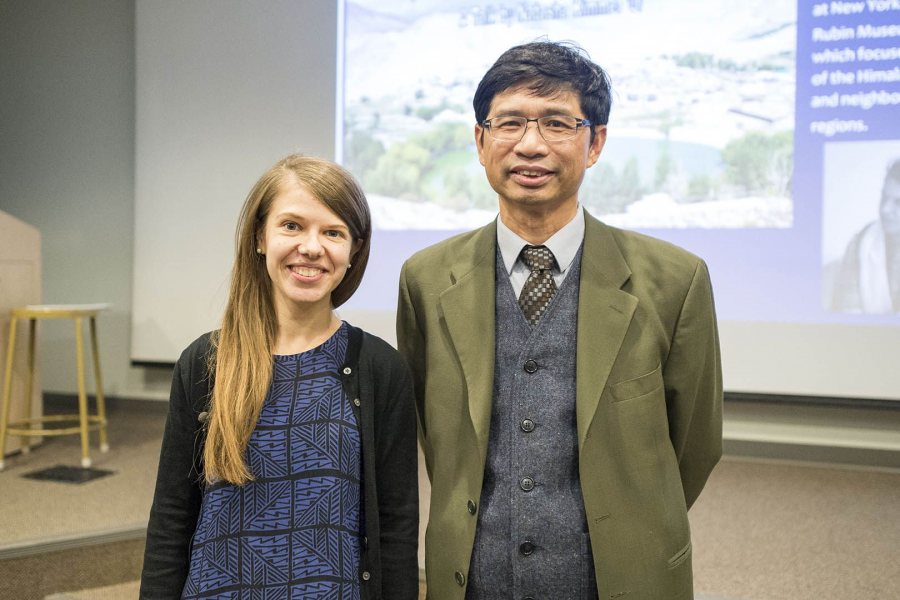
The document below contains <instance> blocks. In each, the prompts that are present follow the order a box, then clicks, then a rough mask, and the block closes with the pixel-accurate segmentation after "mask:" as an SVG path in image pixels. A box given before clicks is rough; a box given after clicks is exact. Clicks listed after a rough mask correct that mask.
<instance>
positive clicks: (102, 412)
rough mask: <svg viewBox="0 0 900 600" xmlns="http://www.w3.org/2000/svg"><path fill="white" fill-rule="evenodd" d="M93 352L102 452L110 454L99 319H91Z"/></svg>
mask: <svg viewBox="0 0 900 600" xmlns="http://www.w3.org/2000/svg"><path fill="white" fill-rule="evenodd" d="M91 351H92V352H93V355H94V381H95V382H96V384H97V416H98V417H100V452H109V440H108V439H107V437H106V401H105V400H104V399H103V379H102V378H101V377H100V352H99V350H98V349H97V318H96V317H91Z"/></svg>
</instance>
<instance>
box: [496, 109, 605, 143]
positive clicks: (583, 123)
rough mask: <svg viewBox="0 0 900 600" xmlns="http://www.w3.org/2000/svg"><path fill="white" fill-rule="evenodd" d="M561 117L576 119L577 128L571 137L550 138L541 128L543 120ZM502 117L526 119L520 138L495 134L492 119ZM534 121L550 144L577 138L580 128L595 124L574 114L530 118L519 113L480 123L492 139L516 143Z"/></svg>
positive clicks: (502, 116) (539, 131) (503, 116)
mask: <svg viewBox="0 0 900 600" xmlns="http://www.w3.org/2000/svg"><path fill="white" fill-rule="evenodd" d="M560 117H565V118H566V119H575V129H574V130H573V133H572V135H571V136H569V137H562V138H559V139H556V140H548V139H547V136H546V135H544V130H543V129H542V128H541V121H542V120H545V119H550V120H552V119H558V118H560ZM502 118H507V119H517V120H518V119H525V123H524V127H522V136H521V137H520V138H519V139H515V140H514V139H506V140H505V139H503V138H498V137H495V136H494V128H493V127H492V126H491V121H493V120H494V119H502ZM532 121H533V122H534V123H535V125H537V130H538V133H540V134H541V138H543V140H544V141H545V142H547V143H548V144H552V143H555V142H565V141H567V140H572V139H575V136H577V135H578V130H579V129H580V128H582V127H592V126H593V123H592V122H591V120H590V119H579V118H578V117H573V116H572V115H547V116H544V117H537V118H534V119H530V118H528V117H520V116H517V115H499V116H496V117H491V118H490V119H485V120H484V121H481V122H480V123H478V124H479V125H481V126H482V127H483V128H485V129H487V131H488V135H489V136H491V139H492V140H495V141H498V142H516V143H518V142H521V141H522V139H523V138H524V137H525V134H526V133H528V124H529V123H531V122H532Z"/></svg>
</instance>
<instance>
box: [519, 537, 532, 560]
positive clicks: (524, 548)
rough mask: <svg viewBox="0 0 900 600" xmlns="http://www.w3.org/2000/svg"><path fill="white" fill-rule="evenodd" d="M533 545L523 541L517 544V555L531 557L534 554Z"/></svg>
mask: <svg viewBox="0 0 900 600" xmlns="http://www.w3.org/2000/svg"><path fill="white" fill-rule="evenodd" d="M534 549H535V545H534V542H532V541H531V540H525V541H524V542H522V543H521V544H519V554H521V555H522V556H531V555H532V554H534Z"/></svg>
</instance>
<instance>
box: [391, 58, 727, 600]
mask: <svg viewBox="0 0 900 600" xmlns="http://www.w3.org/2000/svg"><path fill="white" fill-rule="evenodd" d="M474 106H475V114H476V117H477V121H478V123H477V124H476V126H475V143H476V145H477V148H478V156H479V159H480V161H481V164H482V165H484V168H485V173H486V174H487V178H488V181H489V182H490V184H491V186H492V187H493V188H494V190H495V191H496V192H497V195H498V198H499V208H500V214H499V218H498V219H497V220H496V221H495V222H494V223H491V224H490V225H487V226H486V227H483V228H481V229H478V230H476V231H473V232H470V233H466V234H463V235H460V236H457V237H454V238H452V239H449V240H446V241H444V242H442V243H440V244H437V245H436V246H433V247H431V248H428V249H426V250H424V251H422V252H420V253H418V254H416V255H415V256H413V257H412V258H410V259H409V261H407V263H406V264H405V265H404V267H403V271H402V273H401V281H400V301H399V307H398V315H397V336H398V341H399V347H400V350H401V352H402V353H403V354H404V355H405V356H406V358H407V359H408V360H409V362H410V365H411V366H412V369H413V375H414V378H415V383H416V395H417V410H418V418H419V426H420V441H421V443H422V447H423V451H424V454H425V460H426V465H427V468H428V474H429V477H430V479H431V482H432V495H431V510H430V521H429V524H428V530H427V535H426V543H425V562H426V573H427V586H428V595H429V598H433V599H435V600H441V599H445V598H447V599H449V598H453V599H461V598H469V599H481V598H516V599H519V598H534V599H538V598H540V599H547V598H553V599H558V598H598V597H599V598H604V599H607V598H634V599H638V598H640V599H642V600H645V599H654V598H659V599H665V600H673V599H675V598H684V599H688V598H692V597H693V596H692V575H691V543H690V533H689V530H688V520H687V509H688V508H689V507H690V506H691V504H692V503H693V502H694V500H695V499H696V498H697V495H698V494H699V493H700V490H701V489H702V488H703V485H704V483H705V482H706V479H707V477H708V476H709V473H710V471H711V470H712V468H713V466H714V465H715V464H716V462H717V461H718V460H719V457H720V456H721V444H722V440H721V403H722V387H721V376H720V365H719V350H718V338H717V331H716V320H715V314H714V310H713V299H712V293H711V290H710V283H709V278H708V274H707V270H706V266H705V265H704V263H703V261H701V260H700V259H699V258H697V257H695V256H692V255H691V254H688V253H687V252H685V251H683V250H681V249H679V248H676V247H674V246H672V245H669V244H667V243H664V242H661V241H658V240H654V239H651V238H648V237H645V236H642V235H638V234H636V233H630V232H626V231H621V230H618V229H613V228H611V227H608V226H606V225H604V224H603V223H601V222H599V221H597V220H596V219H594V218H592V217H591V216H590V215H588V214H586V213H585V212H584V211H583V209H582V208H581V207H580V205H579V202H578V190H579V186H580V185H581V182H582V179H583V177H584V172H585V169H587V168H589V167H590V166H592V165H593V164H594V163H595V162H596V161H597V159H598V157H599V156H600V152H601V151H602V149H603V144H604V142H605V141H606V123H607V119H608V116H609V106H610V89H609V83H608V80H607V77H606V74H605V73H604V71H603V70H602V69H601V68H600V67H598V66H597V65H595V64H594V63H592V62H591V61H590V60H589V59H588V58H587V57H586V56H585V55H584V54H583V52H581V51H580V49H578V48H575V47H570V46H566V45H561V44H555V43H550V42H536V43H531V44H526V45H523V46H518V47H515V48H512V49H510V50H508V51H507V52H505V53H504V54H503V55H502V56H501V57H500V58H499V59H498V60H497V62H496V63H495V64H494V65H493V66H492V67H491V68H490V70H489V71H488V72H487V74H486V75H485V76H484V78H483V79H482V81H481V83H480V84H479V86H478V90H477V91H476V93H475V99H474ZM526 263H528V264H530V265H531V266H526Z"/></svg>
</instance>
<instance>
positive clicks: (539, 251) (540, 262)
mask: <svg viewBox="0 0 900 600" xmlns="http://www.w3.org/2000/svg"><path fill="white" fill-rule="evenodd" d="M555 261H556V259H555V258H554V257H553V253H552V252H550V248H548V247H547V246H525V247H524V248H523V249H522V262H524V263H525V265H526V266H527V267H528V268H529V269H531V270H532V271H545V270H549V269H552V268H553V263H554V262H555Z"/></svg>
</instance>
